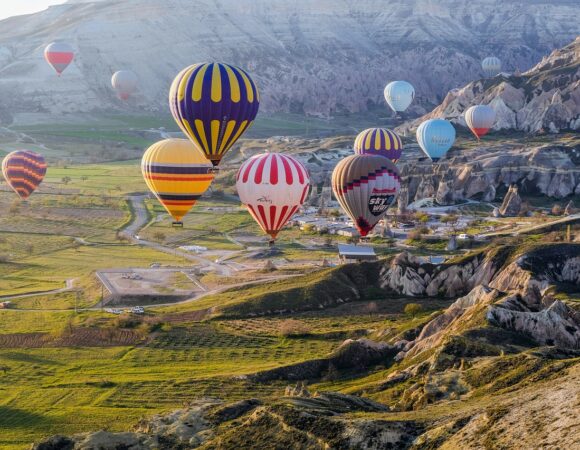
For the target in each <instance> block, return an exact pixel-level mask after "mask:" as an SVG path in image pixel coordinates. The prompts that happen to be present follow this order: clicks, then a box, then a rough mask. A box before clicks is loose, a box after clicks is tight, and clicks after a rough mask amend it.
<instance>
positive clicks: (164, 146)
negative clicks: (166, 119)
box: [141, 139, 214, 221]
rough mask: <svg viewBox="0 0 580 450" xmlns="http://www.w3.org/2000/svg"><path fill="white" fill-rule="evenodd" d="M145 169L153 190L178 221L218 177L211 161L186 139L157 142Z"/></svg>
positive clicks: (147, 155) (143, 163)
mask: <svg viewBox="0 0 580 450" xmlns="http://www.w3.org/2000/svg"><path fill="white" fill-rule="evenodd" d="M141 172H142V173H143V178H144V179H145V183H147V186H148V187H149V189H150V190H151V192H153V194H154V195H155V197H157V199H158V200H159V202H160V203H161V204H162V205H163V207H164V208H165V209H166V210H167V212H168V213H169V214H171V216H173V218H174V219H175V220H177V221H179V220H181V218H182V217H183V216H185V215H186V214H187V212H188V211H189V210H190V209H191V208H192V207H193V205H195V203H196V201H197V199H198V198H200V197H201V196H202V195H203V193H204V192H205V191H207V189H208V188H209V186H210V184H211V182H212V181H213V179H214V174H213V172H212V165H211V164H210V162H209V161H208V160H207V158H206V157H205V156H204V155H203V153H201V151H199V149H197V148H196V147H195V146H194V145H193V144H192V143H191V142H189V141H188V140H186V139H165V140H163V141H159V142H157V143H155V144H153V145H152V146H151V147H149V148H148V149H147V151H146V152H145V154H144V155H143V159H142V160H141Z"/></svg>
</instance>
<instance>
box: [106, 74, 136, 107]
mask: <svg viewBox="0 0 580 450" xmlns="http://www.w3.org/2000/svg"><path fill="white" fill-rule="evenodd" d="M138 81H139V80H138V79H137V75H135V72H133V71H131V70H119V71H118V72H115V73H114V74H113V76H112V77H111V85H112V86H113V89H114V90H115V92H117V96H118V97H119V98H120V99H121V100H127V99H128V98H129V97H130V96H131V94H133V93H134V92H135V91H136V90H137V83H138Z"/></svg>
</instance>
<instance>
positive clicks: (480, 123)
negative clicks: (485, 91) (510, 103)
mask: <svg viewBox="0 0 580 450" xmlns="http://www.w3.org/2000/svg"><path fill="white" fill-rule="evenodd" d="M494 122H495V111H494V109H493V108H492V107H491V106H488V105H476V106H472V107H471V108H469V109H468V110H467V111H465V123H467V126H468V127H469V129H470V130H471V131H472V132H473V134H475V137H476V138H477V139H478V140H479V138H480V137H482V136H484V135H486V134H487V132H488V131H489V130H490V129H491V127H493V124H494Z"/></svg>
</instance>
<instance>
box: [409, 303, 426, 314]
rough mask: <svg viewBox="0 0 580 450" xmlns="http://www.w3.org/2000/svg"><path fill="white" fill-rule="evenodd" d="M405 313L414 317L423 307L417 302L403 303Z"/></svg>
mask: <svg viewBox="0 0 580 450" xmlns="http://www.w3.org/2000/svg"><path fill="white" fill-rule="evenodd" d="M404 311H405V314H407V315H408V316H411V317H416V316H417V314H419V313H420V312H421V311H423V307H422V306H421V305H420V304H419V303H408V304H407V305H405V310H404Z"/></svg>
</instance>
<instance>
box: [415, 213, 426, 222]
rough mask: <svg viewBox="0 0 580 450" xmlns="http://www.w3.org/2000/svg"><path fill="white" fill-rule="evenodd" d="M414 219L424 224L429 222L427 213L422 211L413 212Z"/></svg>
mask: <svg viewBox="0 0 580 450" xmlns="http://www.w3.org/2000/svg"><path fill="white" fill-rule="evenodd" d="M415 220H416V221H417V222H419V223H422V224H426V223H427V222H429V214H427V213H424V212H417V213H415Z"/></svg>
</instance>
